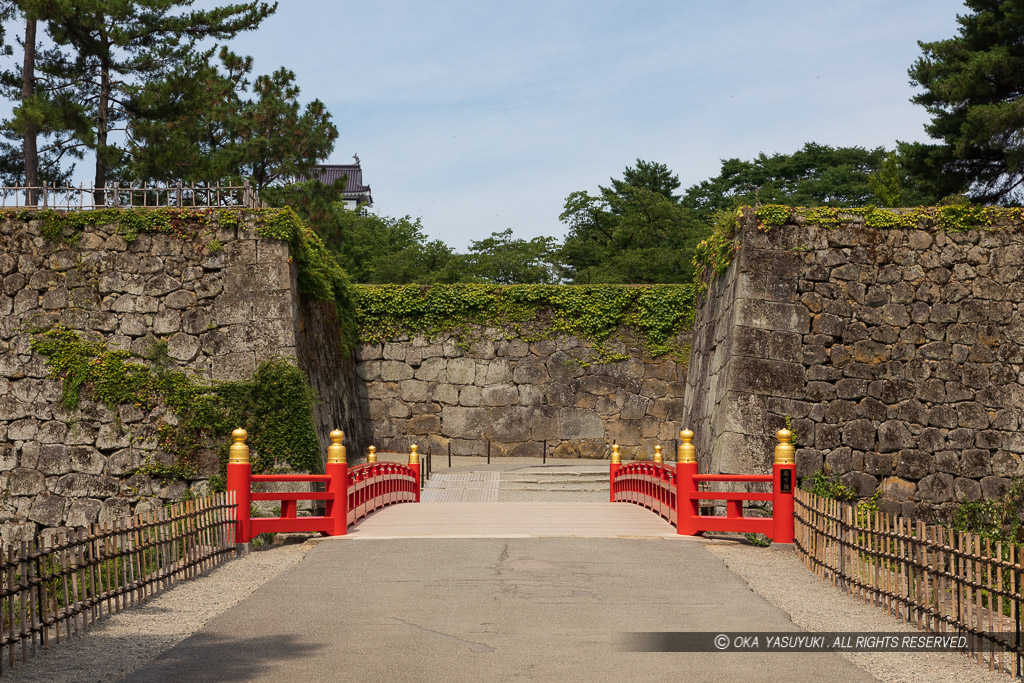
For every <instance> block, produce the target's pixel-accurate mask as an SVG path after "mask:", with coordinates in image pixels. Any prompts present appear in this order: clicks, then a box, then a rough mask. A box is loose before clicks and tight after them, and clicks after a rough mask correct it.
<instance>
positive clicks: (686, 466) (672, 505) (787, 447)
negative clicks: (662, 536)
mask: <svg viewBox="0 0 1024 683" xmlns="http://www.w3.org/2000/svg"><path fill="white" fill-rule="evenodd" d="M679 437H680V440H681V441H682V443H680V445H679V449H678V453H677V458H676V465H675V467H674V468H673V467H672V466H671V465H666V464H664V463H663V462H661V458H660V455H661V449H660V448H657V449H655V460H654V461H653V462H631V463H628V464H626V465H623V464H622V462H621V457H620V455H619V447H618V445H615V446H612V462H611V465H610V487H611V501H612V502H613V503H614V502H628V503H636V504H637V505H642V506H644V507H646V508H648V509H650V510H652V511H653V512H655V513H656V514H658V515H660V516H661V517H664V518H665V519H666V520H668V522H669V523H670V524H674V525H675V527H676V531H677V532H678V533H680V534H683V535H687V536H698V535H700V534H703V533H704V532H707V531H732V532H740V533H761V534H764V535H765V536H768V537H769V538H771V539H772V540H773V541H775V542H776V543H792V542H793V537H794V531H793V488H794V486H795V484H796V464H795V460H794V457H793V456H794V448H793V444H792V443H791V442H792V438H793V433H792V432H790V431H789V430H788V429H781V430H779V432H778V433H777V434H776V438H777V439H778V441H779V443H778V445H777V446H776V447H775V464H774V466H773V471H772V474H700V473H699V472H698V470H697V457H696V449H695V448H694V446H693V443H692V441H693V432H691V431H690V430H688V429H686V430H683V431H682V432H680V433H679ZM703 482H708V483H714V482H740V483H771V487H772V490H771V492H768V493H764V492H754V491H703V490H700V484H701V483H703ZM702 500H703V501H709V500H710V501H725V504H726V514H725V516H724V517H723V516H721V515H706V514H701V505H700V502H701V501H702ZM744 501H764V502H767V501H770V502H771V504H772V516H771V517H748V516H746V515H744V514H743V503H744Z"/></svg>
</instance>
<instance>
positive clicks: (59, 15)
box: [37, 0, 277, 203]
mask: <svg viewBox="0 0 1024 683" xmlns="http://www.w3.org/2000/svg"><path fill="white" fill-rule="evenodd" d="M192 4H193V0H53V2H52V8H53V9H52V13H51V14H50V15H49V21H48V32H49V34H50V37H51V38H52V39H53V41H54V43H55V44H56V45H57V46H58V48H59V49H57V50H54V51H53V52H52V53H51V54H50V55H49V58H48V59H46V60H42V61H40V62H39V63H37V67H38V68H39V70H40V71H41V72H43V73H45V74H46V75H47V77H48V78H50V79H51V80H52V81H53V83H54V92H57V91H60V92H65V93H67V92H72V93H74V96H75V97H76V98H77V100H78V102H79V103H80V104H81V105H82V108H81V110H80V112H79V115H78V118H79V120H78V121H77V122H76V124H75V125H74V126H72V128H74V129H76V130H77V129H78V128H79V127H84V126H85V125H86V124H88V127H89V129H90V135H89V136H88V137H87V138H85V139H79V140H76V141H75V143H73V144H78V145H81V144H84V145H86V146H88V147H89V148H91V149H92V150H94V152H95V154H96V163H95V176H94V182H95V184H96V186H97V187H104V186H106V183H107V181H108V180H109V179H110V178H111V175H112V174H116V173H117V172H118V171H119V169H120V168H121V167H122V165H123V162H124V159H123V155H124V148H123V146H122V145H121V144H119V143H118V141H117V140H116V139H115V137H112V135H113V136H116V135H118V134H119V133H121V132H123V131H124V130H125V127H126V125H127V123H128V122H129V121H131V120H138V119H150V120H167V119H168V118H170V117H172V116H173V115H175V114H176V113H177V112H176V111H175V110H174V109H173V108H165V107H153V106H147V105H148V104H150V103H147V101H146V100H145V98H143V97H142V94H143V93H144V92H145V90H146V89H147V88H149V87H154V86H155V84H156V83H158V82H159V81H161V80H162V79H163V78H164V77H166V76H168V75H169V74H171V73H173V72H174V71H175V70H176V69H178V68H179V67H180V66H181V65H182V64H183V63H184V62H186V61H188V60H194V59H195V55H196V54H197V52H199V50H198V47H197V43H198V42H199V41H201V40H204V39H210V38H212V39H216V40H225V39H229V38H232V37H234V36H235V35H237V34H238V33H240V32H242V31H247V30H252V29H255V28H256V27H257V26H258V25H259V24H260V22H261V21H262V20H263V19H265V18H266V17H268V16H269V15H271V14H272V13H273V12H274V11H275V10H276V9H277V3H273V4H267V3H265V2H244V3H237V4H231V5H225V6H222V7H215V8H213V9H209V10H191V9H190V7H191V5H192ZM69 144H71V143H69ZM96 200H97V202H98V203H99V202H102V201H103V195H102V193H101V192H99V191H98V192H97V196H96Z"/></svg>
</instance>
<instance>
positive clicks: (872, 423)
mask: <svg viewBox="0 0 1024 683" xmlns="http://www.w3.org/2000/svg"><path fill="white" fill-rule="evenodd" d="M737 239H738V241H739V243H740V249H739V251H738V252H737V254H736V258H735V261H734V263H733V265H732V266H731V267H730V269H729V271H728V272H727V273H726V274H725V275H724V276H723V277H721V278H719V279H718V280H716V281H715V282H713V283H712V284H711V288H710V291H709V293H708V296H707V297H706V298H705V299H704V302H703V303H702V305H701V307H700V308H699V310H698V314H697V321H696V325H695V331H694V344H693V350H692V357H693V362H692V364H691V367H690V372H689V375H688V377H687V391H686V399H685V403H686V405H685V408H684V416H685V418H684V419H685V421H686V422H687V423H688V424H691V425H693V428H694V430H695V431H696V432H697V439H696V441H697V445H698V449H699V452H700V453H701V456H700V457H701V461H702V463H703V464H704V466H706V467H708V468H710V470H711V471H717V472H743V471H762V472H764V471H768V467H769V464H770V462H771V452H772V445H773V443H774V439H773V438H772V435H773V433H774V432H775V430H777V429H779V428H780V427H781V426H783V424H784V422H785V419H786V417H787V416H788V417H789V418H791V420H792V425H793V429H794V430H795V432H796V433H797V438H798V444H797V445H798V450H797V465H798V475H799V476H806V475H808V474H810V473H812V472H813V471H815V470H817V469H819V468H821V467H823V466H827V467H828V468H830V470H831V471H832V472H834V473H836V474H839V475H841V477H842V481H843V482H844V483H846V484H847V485H849V486H851V487H852V488H854V489H855V490H856V491H857V493H858V495H860V496H870V495H871V494H873V493H874V492H875V490H876V489H877V488H879V487H880V488H881V490H882V497H883V505H884V507H885V509H889V510H892V511H897V510H899V511H901V512H902V513H903V514H911V515H918V516H921V515H924V516H927V515H931V514H933V513H934V512H935V511H936V510H937V509H940V508H942V507H943V506H944V505H946V504H949V503H951V502H953V501H958V500H965V499H966V500H975V499H978V498H980V497H981V496H986V497H993V496H998V495H1000V494H1001V493H1002V492H1003V491H1005V490H1006V488H1007V487H1008V486H1009V483H1010V480H1011V478H1012V477H1015V476H1019V475H1021V474H1024V464H1022V460H1021V457H1022V455H1024V433H1022V432H1021V426H1022V410H1024V320H1022V315H1024V308H1022V307H1024V230H1022V229H1021V228H1020V227H1019V226H1013V227H1007V228H1005V229H995V230H972V231H969V232H960V233H956V232H954V233H944V232H933V231H926V230H912V229H884V230H882V229H872V228H868V227H865V226H864V225H863V223H862V222H860V223H858V222H854V223H852V224H849V225H846V226H844V227H839V228H835V229H832V230H827V229H822V228H820V227H818V226H807V225H795V224H791V225H784V226H781V227H777V228H774V229H773V230H771V231H770V232H768V233H767V234H766V233H763V232H761V231H759V230H758V228H757V226H756V221H755V220H754V219H753V216H751V215H748V216H747V218H746V220H745V221H744V222H743V224H742V226H741V229H740V232H739V234H738V236H737Z"/></svg>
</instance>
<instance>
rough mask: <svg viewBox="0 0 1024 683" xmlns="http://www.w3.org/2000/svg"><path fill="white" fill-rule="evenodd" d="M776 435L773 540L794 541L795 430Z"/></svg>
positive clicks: (782, 431)
mask: <svg viewBox="0 0 1024 683" xmlns="http://www.w3.org/2000/svg"><path fill="white" fill-rule="evenodd" d="M775 437H776V438H777V439H778V440H779V444H778V445H777V446H776V447H775V466H774V467H773V473H772V474H773V478H772V540H773V541H775V542H776V543H792V542H793V540H794V535H795V534H794V527H793V489H794V487H795V486H796V457H795V453H796V449H794V448H793V444H792V439H793V432H791V431H789V430H788V429H780V430H779V431H778V432H776V434H775Z"/></svg>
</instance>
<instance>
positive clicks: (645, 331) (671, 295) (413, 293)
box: [353, 284, 694, 362]
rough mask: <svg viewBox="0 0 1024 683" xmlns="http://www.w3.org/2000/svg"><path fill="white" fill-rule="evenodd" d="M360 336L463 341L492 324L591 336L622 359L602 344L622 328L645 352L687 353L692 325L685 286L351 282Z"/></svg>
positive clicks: (521, 333)
mask: <svg viewBox="0 0 1024 683" xmlns="http://www.w3.org/2000/svg"><path fill="white" fill-rule="evenodd" d="M353 290H354V292H355V304H356V308H355V310H356V319H357V321H358V324H359V329H360V341H363V342H383V341H388V340H391V339H395V338H398V337H401V336H403V335H407V336H410V337H411V336H414V335H418V334H421V335H424V336H427V337H433V336H436V335H438V334H441V333H447V332H451V333H454V334H456V335H457V336H460V337H461V338H463V339H464V340H468V339H469V338H470V337H471V336H472V328H479V326H493V327H497V328H500V329H503V330H506V332H507V334H509V335H510V337H513V336H514V337H516V338H522V339H525V340H528V341H529V340H534V339H543V338H552V337H555V336H558V335H569V336H574V337H578V338H580V339H584V340H587V341H589V342H591V343H592V344H593V346H594V350H595V357H594V358H593V360H596V361H597V362H609V361H613V360H621V359H622V358H621V357H620V356H617V355H615V354H611V353H609V352H608V351H607V350H606V348H605V342H607V341H608V340H609V339H611V338H612V337H613V336H614V335H615V334H616V333H618V332H619V330H620V328H625V329H626V330H627V333H628V334H630V335H633V336H635V337H636V338H637V339H638V340H640V341H641V343H643V344H644V346H645V348H646V349H647V351H648V352H649V353H651V355H654V356H658V355H664V354H669V353H672V354H676V355H677V356H680V357H685V355H686V352H687V349H686V348H685V347H686V345H685V344H684V345H680V344H679V343H678V342H677V341H676V337H677V335H679V333H681V332H683V331H685V330H688V329H691V327H692V325H693V315H694V297H693V288H692V287H691V286H689V285H645V286H628V285H580V286H570V285H509V286H498V285H478V284H454V285H434V286H432V287H422V286H419V285H356V286H355V287H353Z"/></svg>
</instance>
